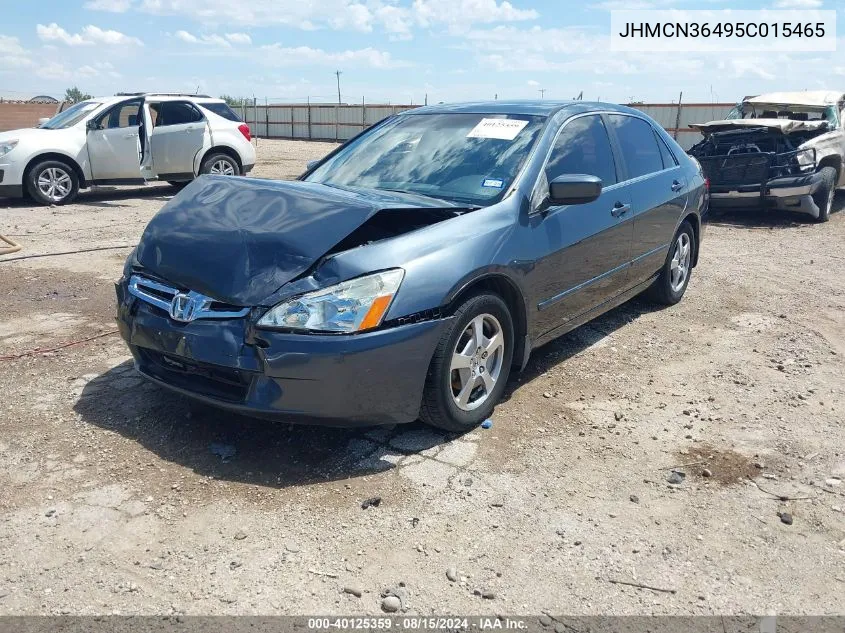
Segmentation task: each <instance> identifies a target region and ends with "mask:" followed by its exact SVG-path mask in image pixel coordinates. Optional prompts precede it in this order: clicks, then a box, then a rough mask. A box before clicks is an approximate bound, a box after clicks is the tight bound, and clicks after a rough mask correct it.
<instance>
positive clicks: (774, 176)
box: [689, 119, 827, 217]
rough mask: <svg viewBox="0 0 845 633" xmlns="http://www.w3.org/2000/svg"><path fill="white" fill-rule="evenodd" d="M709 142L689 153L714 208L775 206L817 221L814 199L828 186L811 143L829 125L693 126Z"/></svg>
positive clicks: (753, 122)
mask: <svg viewBox="0 0 845 633" xmlns="http://www.w3.org/2000/svg"><path fill="white" fill-rule="evenodd" d="M693 127H696V128H698V129H699V130H700V131H701V132H702V134H704V136H705V138H704V140H702V141H701V142H699V143H697V144H696V145H694V146H693V147H692V148H691V149H690V150H689V154H690V155H691V156H694V157H695V158H696V159H697V160H698V161H699V163H701V167H702V170H703V172H704V175H705V177H706V178H707V179H708V180H709V183H710V200H711V205H713V206H755V207H756V206H767V205H770V206H775V207H777V208H779V209H788V210H793V211H798V212H800V213H806V214H809V215H811V216H813V217H818V215H819V209H818V206H816V204H815V202H814V200H813V197H812V195H813V194H814V193H815V192H816V191H817V190H818V189H819V187H821V186H822V184H823V182H822V179H821V177H820V176H819V174H818V173H817V169H816V168H817V149H816V147H813V146H812V145H808V142H811V141H812V140H813V139H814V138H815V137H817V136H819V135H820V134H822V133H824V132H825V131H827V125H826V123H825V122H801V121H789V120H777V119H776V120H773V121H768V122H766V121H762V120H747V119H745V120H737V121H730V120H726V121H713V122H711V123H706V124H699V125H694V126H693Z"/></svg>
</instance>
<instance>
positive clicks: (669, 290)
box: [647, 222, 695, 305]
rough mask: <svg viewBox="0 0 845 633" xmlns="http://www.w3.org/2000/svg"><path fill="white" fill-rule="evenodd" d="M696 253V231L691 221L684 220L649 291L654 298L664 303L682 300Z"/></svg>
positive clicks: (671, 303) (672, 303) (674, 302)
mask: <svg viewBox="0 0 845 633" xmlns="http://www.w3.org/2000/svg"><path fill="white" fill-rule="evenodd" d="M694 253H695V232H694V231H693V230H692V226H691V225H690V223H689V222H684V223H683V224H681V228H679V229H678V232H677V233H676V234H675V238H674V239H673V240H672V244H671V245H670V246H669V254H668V255H667V256H666V262H665V263H664V264H663V269H662V270H661V271H660V274H659V275H658V277H657V279H655V280H654V283H653V284H652V285H651V287H650V288H649V289H648V291H647V293H648V296H649V297H650V298H651V299H652V300H654V301H656V302H657V303H662V304H664V305H675V304H676V303H678V302H679V301H680V300H681V298H682V297H683V296H684V293H685V292H686V290H687V286H688V285H689V280H690V275H691V274H692V258H693V254H694Z"/></svg>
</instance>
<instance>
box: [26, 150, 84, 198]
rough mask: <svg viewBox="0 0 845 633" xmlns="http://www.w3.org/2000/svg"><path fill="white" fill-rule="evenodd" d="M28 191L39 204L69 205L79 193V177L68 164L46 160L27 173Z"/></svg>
mask: <svg viewBox="0 0 845 633" xmlns="http://www.w3.org/2000/svg"><path fill="white" fill-rule="evenodd" d="M26 190H27V192H28V193H29V195H30V197H31V198H32V199H33V200H34V201H35V202H37V203H38V204H43V205H51V204H68V203H70V202H73V200H74V199H75V198H76V195H77V194H78V193H79V177H78V176H77V175H76V171H75V170H74V169H73V167H71V166H70V165H68V164H67V163H65V162H63V161H60V160H45V161H42V162H40V163H38V164H36V165H35V166H33V167H32V169H30V170H29V172H27V175H26Z"/></svg>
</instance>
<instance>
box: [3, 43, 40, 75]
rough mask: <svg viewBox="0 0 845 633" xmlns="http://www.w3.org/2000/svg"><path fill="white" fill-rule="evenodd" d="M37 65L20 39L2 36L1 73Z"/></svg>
mask: <svg viewBox="0 0 845 633" xmlns="http://www.w3.org/2000/svg"><path fill="white" fill-rule="evenodd" d="M34 64H35V62H34V61H32V59H31V58H30V56H29V51H27V50H26V49H25V48H24V47H23V46H21V42H20V40H19V39H18V38H16V37H12V36H11V35H0V72H4V71H11V70H12V69H14V68H28V67H30V66H33V65H34Z"/></svg>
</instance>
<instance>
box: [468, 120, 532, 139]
mask: <svg viewBox="0 0 845 633" xmlns="http://www.w3.org/2000/svg"><path fill="white" fill-rule="evenodd" d="M526 125H528V121H519V120H517V119H481V121H479V122H478V125H476V126H475V127H474V128H472V129H471V130H470V131H469V134H467V138H497V139H500V140H502V141H512V140H514V139H515V138H516V135H517V134H519V133H520V132H521V131H522V128H524V127H525V126H526Z"/></svg>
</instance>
